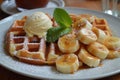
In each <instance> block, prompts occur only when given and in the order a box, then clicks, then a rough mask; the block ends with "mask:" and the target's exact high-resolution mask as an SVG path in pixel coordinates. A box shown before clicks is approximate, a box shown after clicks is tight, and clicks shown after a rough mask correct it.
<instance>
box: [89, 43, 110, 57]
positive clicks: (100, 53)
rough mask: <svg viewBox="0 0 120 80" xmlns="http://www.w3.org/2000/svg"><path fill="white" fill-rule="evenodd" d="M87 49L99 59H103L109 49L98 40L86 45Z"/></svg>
mask: <svg viewBox="0 0 120 80" xmlns="http://www.w3.org/2000/svg"><path fill="white" fill-rule="evenodd" d="M88 51H89V52H90V53H91V54H92V55H94V56H96V57H98V58H100V59H105V58H106V57H107V55H108V53H109V50H108V49H107V47H106V46H104V45H103V44H100V43H98V42H94V43H92V44H90V45H89V46H88Z"/></svg>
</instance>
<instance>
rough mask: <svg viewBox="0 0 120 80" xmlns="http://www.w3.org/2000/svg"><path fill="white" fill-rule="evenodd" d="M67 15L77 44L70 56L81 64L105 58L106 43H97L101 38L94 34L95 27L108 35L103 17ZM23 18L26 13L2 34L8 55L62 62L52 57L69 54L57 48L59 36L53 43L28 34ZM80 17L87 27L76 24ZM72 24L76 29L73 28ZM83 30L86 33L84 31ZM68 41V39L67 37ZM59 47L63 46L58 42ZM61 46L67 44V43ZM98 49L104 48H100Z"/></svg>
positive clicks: (28, 60) (37, 60)
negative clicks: (24, 27) (5, 34)
mask: <svg viewBox="0 0 120 80" xmlns="http://www.w3.org/2000/svg"><path fill="white" fill-rule="evenodd" d="M70 16H71V18H72V20H73V24H72V32H71V33H72V34H73V35H74V36H75V38H73V39H75V40H74V41H75V44H78V46H77V48H78V49H76V46H75V50H73V52H72V53H74V54H72V55H70V56H73V58H76V59H77V60H76V63H80V62H81V65H82V63H83V64H86V65H88V66H89V67H96V66H98V65H99V63H100V61H101V60H103V59H105V58H106V57H107V56H108V54H109V51H110V50H108V49H107V47H105V44H104V43H101V42H102V41H101V42H99V41H98V38H99V36H97V35H96V36H95V31H96V32H97V30H102V31H104V32H105V33H106V34H107V36H112V32H111V30H110V28H109V26H108V23H107V21H106V20H105V19H103V18H97V17H95V16H91V15H83V14H82V15H70ZM91 17H92V18H91ZM26 18H27V17H26V16H25V17H23V19H21V20H16V21H15V22H14V23H13V25H12V26H11V27H10V29H9V30H8V32H7V36H6V50H7V52H8V53H9V54H10V55H11V56H13V57H17V58H18V59H20V60H21V61H23V62H27V63H31V64H40V65H41V64H48V65H51V64H55V63H56V62H58V66H60V67H61V68H62V66H61V65H59V61H56V60H57V59H58V57H61V56H64V57H65V58H69V57H66V54H68V53H67V52H66V53H64V51H63V50H64V49H60V46H61V45H59V43H58V42H60V41H59V39H60V38H61V37H60V38H59V39H58V42H57V41H56V42H54V43H48V42H46V40H45V38H40V37H38V36H36V35H34V36H33V37H28V36H27V34H26V32H25V31H24V29H23V26H24V23H25V21H26ZM82 18H85V19H86V20H88V21H89V23H90V24H91V25H89V26H92V27H89V28H90V29H87V28H88V27H87V28H84V27H81V24H80V26H79V22H80V19H82ZM51 20H52V21H53V25H54V26H56V25H57V24H56V22H55V21H54V19H52V18H51ZM77 21H78V22H77ZM80 23H81V22H80ZM86 24H87V23H86ZM82 26H84V25H82ZM74 28H75V29H76V30H74ZM80 31H81V32H80ZM84 31H85V32H84ZM87 31H88V32H87ZM71 33H70V34H71ZM86 33H87V34H88V35H86ZM84 34H85V35H84ZM89 34H94V35H92V37H91V38H92V39H91V38H89V37H90V36H91V35H89ZM78 35H79V36H81V35H83V36H84V37H83V36H82V37H83V38H81V37H77V36H78ZM86 36H87V37H86ZM88 36H89V37H88ZM100 36H101V34H100ZM63 37H64V36H62V38H63ZM69 37H70V36H69ZM103 37H104V38H105V37H106V35H105V36H104V35H103V36H102V39H103ZM65 38H66V37H64V38H63V39H61V41H63V42H65V43H66V41H67V40H64V39H65ZM67 38H68V37H67ZM78 38H79V39H78ZM71 39H72V37H70V39H68V40H71ZM86 39H88V41H86ZM100 39H101V37H100ZM71 41H72V40H71ZM74 41H73V42H74ZM83 41H84V42H87V43H84V42H83ZM91 41H92V42H91ZM119 41H120V40H119ZM68 42H70V41H68ZM90 42H91V43H90ZM70 43H71V42H70ZM61 44H62V43H61ZM62 48H63V46H62ZM65 48H68V46H67V47H65ZM72 48H73V45H72ZM70 49H71V48H70ZM67 50H68V49H66V51H67ZM95 50H96V51H97V52H99V53H102V56H101V54H97V53H96V52H95V53H94V54H93V53H92V52H93V51H95ZM102 50H103V51H105V52H102ZM106 53H107V54H106ZM61 59H64V58H61ZM78 59H79V61H78ZM63 61H64V60H63ZM66 61H67V60H66ZM68 61H69V60H68ZM89 63H90V64H89ZM94 63H95V64H94ZM74 65H76V64H74ZM63 66H64V65H63ZM77 67H80V66H77ZM76 70H77V69H76ZM76 70H75V71H76ZM73 72H74V71H73Z"/></svg>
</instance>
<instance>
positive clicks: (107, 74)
mask: <svg viewBox="0 0 120 80" xmlns="http://www.w3.org/2000/svg"><path fill="white" fill-rule="evenodd" d="M42 9H46V8H41V10H42ZM47 9H54V8H47ZM64 9H81V10H87V11H92V12H97V13H102V12H98V11H94V10H89V9H83V8H76V7H64ZM34 10H40V9H34ZM34 10H29V11H27V12H31V11H34ZM23 13H25V12H21V13H17V14H14V15H12V16H9V17H7V18H5V19H2V20H1V21H0V24H2V23H1V22H3V21H5V20H6V19H9V18H12V17H15V16H19V15H20V14H23ZM102 14H104V13H102ZM104 15H107V16H111V15H108V14H104ZM112 17H113V18H116V17H114V16H112ZM116 19H118V20H120V19H119V18H116ZM0 65H1V66H3V67H5V68H6V69H9V70H10V71H13V72H15V73H18V74H21V75H24V76H28V77H32V78H37V79H41V78H42V79H49V78H46V77H41V76H39V77H38V76H35V75H34V76H33V75H31V74H26V73H24V72H20V71H17V70H16V69H13V68H10V67H9V66H5V65H4V64H2V62H1V61H0ZM119 72H120V70H117V71H114V72H111V73H103V74H104V75H101V76H100V75H99V76H98V75H97V76H96V77H94V78H88V79H98V78H103V77H107V76H111V75H113V74H117V73H119ZM50 79H55V78H50ZM83 79H84V78H83ZM85 79H87V78H85Z"/></svg>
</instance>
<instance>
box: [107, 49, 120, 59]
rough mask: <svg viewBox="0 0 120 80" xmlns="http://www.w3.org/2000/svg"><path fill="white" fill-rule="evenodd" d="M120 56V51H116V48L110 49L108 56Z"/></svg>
mask: <svg viewBox="0 0 120 80" xmlns="http://www.w3.org/2000/svg"><path fill="white" fill-rule="evenodd" d="M119 57H120V51H115V50H110V51H109V54H108V56H107V58H108V59H113V58H119Z"/></svg>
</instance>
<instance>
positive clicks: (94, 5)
mask: <svg viewBox="0 0 120 80" xmlns="http://www.w3.org/2000/svg"><path fill="white" fill-rule="evenodd" d="M1 2H2V0H0V3H1ZM64 2H65V6H66V7H80V8H87V9H91V10H97V11H101V10H102V9H101V0H64ZM88 4H89V5H88ZM8 16H9V15H8V14H6V13H4V12H2V11H1V10H0V20H1V19H3V18H5V17H8ZM0 80H38V79H33V78H30V77H26V76H23V75H20V74H17V73H14V72H12V71H9V70H8V69H6V68H4V67H2V66H0ZM97 80H120V73H119V74H115V75H112V76H109V77H105V78H101V79H97Z"/></svg>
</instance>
